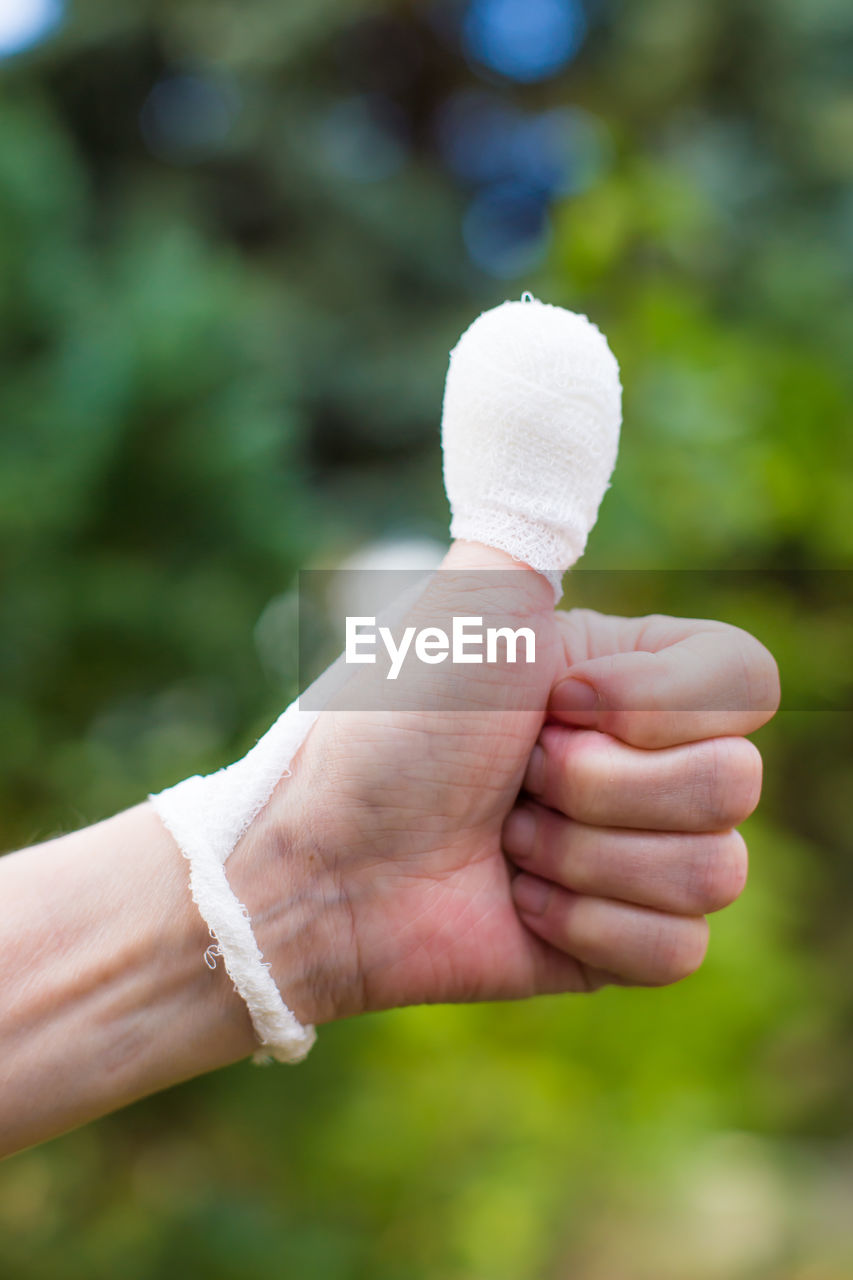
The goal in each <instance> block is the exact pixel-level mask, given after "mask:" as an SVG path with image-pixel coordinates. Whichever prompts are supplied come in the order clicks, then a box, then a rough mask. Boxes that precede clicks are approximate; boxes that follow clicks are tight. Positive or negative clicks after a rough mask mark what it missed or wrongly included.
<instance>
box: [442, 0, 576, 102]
mask: <svg viewBox="0 0 853 1280" xmlns="http://www.w3.org/2000/svg"><path fill="white" fill-rule="evenodd" d="M585 35H586V18H585V16H584V12H583V9H582V8H581V5H580V3H579V0H471V4H470V5H469V7H468V11H467V13H466V15H465V21H464V24H463V31H462V38H463V45H464V48H465V52H466V53H467V54H468V56H469V57H470V58H471V60H472V61H473V62H474V63H479V65H480V66H483V67H486V68H488V69H489V70H491V71H497V72H498V73H499V74H500V75H503V76H506V77H507V78H508V79H510V80H518V81H521V82H530V81H535V80H545V79H547V77H548V76H552V75H554V74H555V72H557V71H559V70H560V68H561V67H564V66H565V65H566V63H568V62H570V61H571V60H572V58H573V57H574V56H575V54H576V53H577V52H578V50H579V49H580V47H581V44H582V43H583V39H584V36H585Z"/></svg>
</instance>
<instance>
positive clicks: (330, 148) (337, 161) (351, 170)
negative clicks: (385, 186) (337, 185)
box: [318, 94, 408, 182]
mask: <svg viewBox="0 0 853 1280" xmlns="http://www.w3.org/2000/svg"><path fill="white" fill-rule="evenodd" d="M318 144H319V151H320V156H321V158H322V160H323V161H324V162H325V165H326V167H327V168H328V169H330V170H331V171H332V172H333V173H335V174H337V175H338V176H339V177H342V178H347V179H349V181H351V182H378V181H380V180H381V179H382V178H390V177H392V176H393V174H395V173H397V171H398V170H399V169H401V168H402V167H403V165H404V164H405V163H406V160H407V158H408V146H407V144H406V123H405V119H404V117H403V113H402V112H401V111H400V109H399V107H397V106H396V104H395V103H393V102H392V101H391V100H390V98H386V97H385V96H384V95H382V94H357V95H356V96H354V97H351V98H342V99H340V100H339V101H338V102H336V103H334V104H333V105H332V107H331V108H330V109H329V111H328V112H327V113H326V115H325V117H324V118H323V120H322V121H321V122H320V127H319V131H318Z"/></svg>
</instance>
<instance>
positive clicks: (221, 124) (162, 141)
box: [139, 75, 240, 164]
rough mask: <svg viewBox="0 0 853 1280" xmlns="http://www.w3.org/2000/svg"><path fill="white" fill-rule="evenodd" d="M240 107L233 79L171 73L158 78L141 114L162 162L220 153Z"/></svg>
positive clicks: (154, 151)
mask: <svg viewBox="0 0 853 1280" xmlns="http://www.w3.org/2000/svg"><path fill="white" fill-rule="evenodd" d="M239 109H240V100H239V95H238V93H237V90H236V88H235V87H234V86H233V85H232V84H231V83H230V81H227V80H224V79H219V78H214V77H212V76H203V75H172V76H167V77H166V78H165V79H163V80H160V81H158V83H157V84H155V86H154V88H153V89H152V90H151V92H150V93H149V95H148V97H147V98H146V100H145V102H144V104H143V107H142V110H141V112H140V114H139V127H140V130H141V132H142V136H143V138H144V139H145V143H146V145H147V146H148V149H149V151H151V152H152V154H153V155H155V156H157V157H158V158H159V159H161V160H169V161H172V162H176V163H184V164H186V163H192V162H193V161H195V160H202V159H204V158H205V157H206V156H208V155H210V154H212V153H213V152H216V151H217V150H218V149H219V148H220V147H221V145H222V143H223V142H225V140H226V139H227V137H228V135H229V133H230V132H231V129H232V126H233V124H234V121H235V119H236V117H237V114H238V112H239Z"/></svg>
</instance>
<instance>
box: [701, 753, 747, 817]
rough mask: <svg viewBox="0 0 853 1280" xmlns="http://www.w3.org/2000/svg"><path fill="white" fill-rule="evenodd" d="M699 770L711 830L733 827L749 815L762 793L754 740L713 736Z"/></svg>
mask: <svg viewBox="0 0 853 1280" xmlns="http://www.w3.org/2000/svg"><path fill="white" fill-rule="evenodd" d="M699 771H700V774H702V775H703V776H704V786H705V807H706V809H707V816H708V820H709V826H710V828H711V829H713V830H723V829H725V828H727V827H734V826H737V824H738V823H739V822H743V821H744V819H745V818H748V817H749V815H750V814H751V813H752V812H753V810H754V809H755V807H756V805H757V804H758V800H759V797H760V795H761V773H762V766H761V755H760V753H759V751H758V749H757V748H756V747H755V746H754V745H753V743H751V742H749V741H748V739H746V738H715V739H712V740H711V741H710V742H709V743H708V744H707V751H706V754H705V757H704V759H702V760H701V762H700V764H699ZM698 785H699V786H700V787H701V786H702V783H701V781H700V782H698Z"/></svg>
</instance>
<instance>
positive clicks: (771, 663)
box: [743, 632, 782, 715]
mask: <svg viewBox="0 0 853 1280" xmlns="http://www.w3.org/2000/svg"><path fill="white" fill-rule="evenodd" d="M743 635H744V636H745V637H746V643H745V646H744V650H745V652H744V670H745V675H746V684H747V692H748V698H749V704H750V707H751V708H752V709H753V710H755V711H766V712H768V713H769V714H770V715H775V714H776V712H777V711H778V710H779V703H780V701H781V698H782V685H781V681H780V678H779V664H778V663H777V661H776V659H775V658H774V657H773V654H772V653H771V652H770V650H769V649H768V648H766V647H765V646H764V645H763V644H762V643H761V641H760V640H757V639H756V638H755V636H753V635H750V634H749V633H748V632H743Z"/></svg>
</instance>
